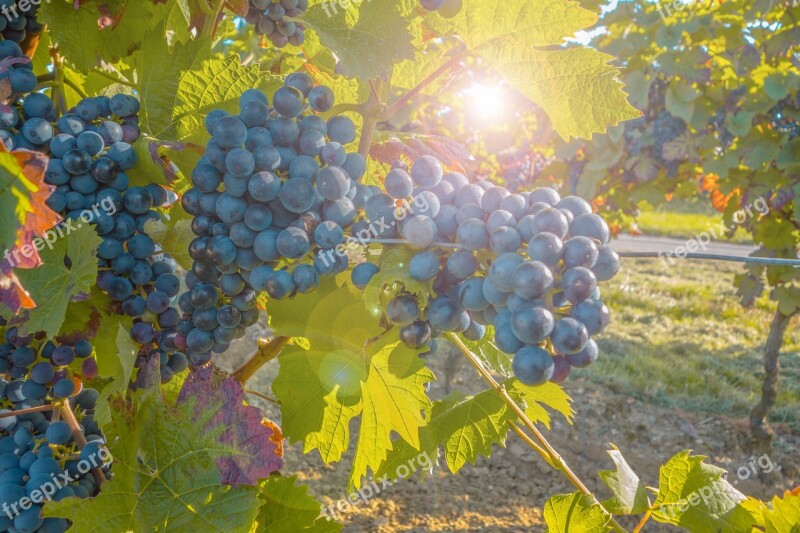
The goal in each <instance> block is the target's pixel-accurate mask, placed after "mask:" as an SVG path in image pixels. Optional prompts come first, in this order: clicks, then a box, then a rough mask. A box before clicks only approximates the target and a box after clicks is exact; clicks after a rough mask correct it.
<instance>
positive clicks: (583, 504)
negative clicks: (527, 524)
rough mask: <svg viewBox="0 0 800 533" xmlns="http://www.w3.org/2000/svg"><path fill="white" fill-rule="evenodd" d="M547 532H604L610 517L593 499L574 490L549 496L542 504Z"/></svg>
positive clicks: (606, 529) (607, 529)
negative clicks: (573, 491)
mask: <svg viewBox="0 0 800 533" xmlns="http://www.w3.org/2000/svg"><path fill="white" fill-rule="evenodd" d="M544 519H545V521H546V522H547V527H548V530H547V531H548V533H572V532H573V531H580V532H581V533H605V532H606V531H610V530H611V527H610V526H609V525H608V523H609V521H610V519H611V517H610V516H609V515H608V514H607V513H606V512H605V511H604V510H603V508H602V507H600V505H599V504H598V503H597V502H595V501H594V499H593V498H592V497H591V496H589V495H587V494H581V493H580V492H575V493H573V494H559V495H556V496H553V497H551V498H550V499H549V500H547V503H546V504H545V505H544Z"/></svg>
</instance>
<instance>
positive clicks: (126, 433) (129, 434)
mask: <svg viewBox="0 0 800 533" xmlns="http://www.w3.org/2000/svg"><path fill="white" fill-rule="evenodd" d="M123 409H125V404H124V403H119V404H118V407H117V408H115V409H114V411H113V413H112V414H113V423H112V424H109V425H107V426H106V437H107V441H108V442H109V443H111V444H110V446H109V452H110V453H111V455H112V456H113V460H114V468H113V471H114V477H113V479H112V480H111V481H109V482H108V483H106V484H104V485H103V490H102V491H101V492H100V494H99V495H98V496H95V497H94V498H91V499H88V500H80V499H78V498H67V499H65V500H62V501H60V502H51V503H48V505H47V506H46V508H45V509H44V515H45V516H52V517H63V518H67V519H69V520H71V521H72V522H73V526H72V531H75V532H76V533H82V532H86V533H89V532H92V531H157V530H163V531H219V532H242V533H246V532H248V531H250V528H251V526H252V523H253V521H254V520H255V518H256V515H257V512H258V509H259V506H260V505H261V501H260V500H259V498H258V494H259V489H258V487H251V486H239V487H235V488H234V487H229V486H225V485H221V484H220V474H219V472H218V470H217V467H216V464H215V460H216V459H217V458H220V457H225V456H230V455H234V454H236V453H237V452H236V451H235V450H234V449H232V448H226V447H225V446H223V445H221V444H219V443H218V442H217V440H216V439H217V432H209V431H207V430H206V424H207V423H208V421H209V420H210V419H211V418H212V417H213V416H214V413H215V412H216V410H217V409H216V406H215V407H212V408H210V409H208V410H206V411H203V412H202V413H201V414H200V415H197V414H196V413H195V412H194V410H193V409H191V406H188V405H187V406H179V407H173V406H168V405H165V404H164V403H163V401H162V400H161V397H160V394H159V392H158V389H157V387H156V388H153V389H150V390H147V391H146V392H145V393H144V394H141V395H140V396H139V398H138V401H137V402H135V404H134V407H132V409H133V410H132V411H124V410H123ZM220 429H221V428H220Z"/></svg>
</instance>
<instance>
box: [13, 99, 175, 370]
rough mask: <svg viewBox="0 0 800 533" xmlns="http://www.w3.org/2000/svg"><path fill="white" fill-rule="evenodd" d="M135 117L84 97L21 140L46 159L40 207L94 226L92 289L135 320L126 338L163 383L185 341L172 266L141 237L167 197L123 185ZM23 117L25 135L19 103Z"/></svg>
mask: <svg viewBox="0 0 800 533" xmlns="http://www.w3.org/2000/svg"><path fill="white" fill-rule="evenodd" d="M35 96H42V97H43V98H47V97H46V96H44V95H39V93H34V94H31V95H29V96H28V98H27V99H26V101H25V102H26V104H27V102H28V100H30V99H31V98H33V97H35ZM47 102H49V99H47ZM50 105H52V103H50ZM138 111H139V101H138V100H137V99H136V98H134V97H132V96H129V95H125V94H118V95H115V96H113V97H111V98H108V97H105V96H99V97H96V98H88V99H85V100H82V101H81V102H79V103H78V105H77V106H76V107H75V108H74V109H72V110H71V111H70V113H67V114H65V115H63V116H61V117H60V118H59V119H58V121H57V123H56V125H55V127H53V125H52V124H51V123H50V122H49V118H50V115H47V119H42V121H41V122H40V123H37V127H36V130H35V131H36V132H38V133H37V134H36V136H35V137H34V136H32V135H27V136H26V139H27V140H29V141H31V140H32V141H35V145H36V147H37V148H39V149H40V150H42V151H46V152H48V153H49V154H50V156H51V158H50V161H49V163H48V167H47V171H46V173H45V182H46V183H48V184H50V185H54V186H55V187H56V188H55V190H54V191H53V193H52V194H51V195H50V197H49V198H48V199H47V205H48V206H49V207H50V208H51V209H52V210H53V211H55V212H58V213H62V214H64V215H65V216H66V217H67V218H69V219H72V220H74V221H76V222H77V223H78V224H81V223H86V222H91V223H92V224H95V225H96V230H97V233H98V234H99V235H100V236H101V237H102V239H103V240H102V243H101V244H100V246H99V248H98V251H97V255H98V264H99V268H100V273H99V274H98V280H97V286H98V287H99V288H100V289H101V290H103V291H105V292H106V293H108V295H109V296H110V297H111V299H112V300H113V302H114V309H115V310H116V311H117V312H118V313H120V314H125V315H128V316H130V317H133V318H134V325H133V327H132V329H131V338H132V339H133V340H134V341H135V342H136V343H138V344H139V345H140V347H141V350H140V353H139V356H140V360H139V364H141V363H142V362H143V361H144V359H145V358H146V357H151V356H158V357H160V359H161V379H162V381H164V382H168V381H169V380H170V379H171V378H172V375H173V374H174V373H176V372H181V371H183V370H185V369H186V367H187V360H186V356H185V355H184V354H183V352H181V351H180V350H181V349H182V348H183V347H184V339H185V336H184V335H182V334H181V333H179V331H178V329H177V327H178V325H179V322H180V318H181V317H180V313H179V312H178V310H177V307H176V306H174V305H173V304H172V302H173V301H174V300H175V299H176V298H177V296H178V292H179V291H180V279H179V278H178V276H177V275H176V274H175V272H176V268H177V265H176V263H175V261H174V260H172V258H170V257H168V256H166V255H165V254H159V253H158V250H157V248H156V244H155V243H154V242H153V240H152V239H151V238H150V237H149V236H148V235H147V232H146V231H145V224H146V223H147V222H148V221H150V220H160V218H161V217H160V215H159V214H158V212H156V211H155V208H158V207H163V206H166V205H169V203H170V194H169V192H168V191H167V190H166V189H165V188H164V187H162V186H160V185H158V184H154V183H151V184H148V185H146V186H133V187H132V186H130V179H129V176H128V174H127V171H130V170H132V169H133V168H134V167H135V166H136V163H137V155H136V151H135V150H134V148H133V146H132V144H131V143H133V142H135V141H136V139H137V138H138V137H139V126H138V117H137V113H138ZM48 113H49V108H48ZM23 114H24V116H25V117H26V119H27V120H26V122H25V124H24V126H23V134H24V133H25V132H26V128H28V125H29V124H30V123H31V121H32V120H34V118H32V115H31V114H30V113H29V112H28V111H27V110H26V109H25V105H24V104H23Z"/></svg>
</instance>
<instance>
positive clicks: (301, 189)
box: [279, 178, 314, 213]
mask: <svg viewBox="0 0 800 533" xmlns="http://www.w3.org/2000/svg"><path fill="white" fill-rule="evenodd" d="M279 196H280V199H281V203H282V204H283V206H284V207H285V208H286V209H288V210H289V211H291V212H292V213H304V212H306V211H308V210H309V209H311V207H312V206H313V205H314V185H313V184H312V183H311V182H309V181H307V180H304V179H301V178H291V179H290V180H288V181H287V182H286V183H284V184H283V187H281V191H280V194H279Z"/></svg>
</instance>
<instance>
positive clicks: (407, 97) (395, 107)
mask: <svg viewBox="0 0 800 533" xmlns="http://www.w3.org/2000/svg"><path fill="white" fill-rule="evenodd" d="M469 54H470V51H469V49H466V50H463V51H462V52H460V53H458V54H456V55H454V56H453V57H451V58H450V60H449V61H447V63H445V64H444V65H442V66H441V67H439V68H438V69H436V70H435V71H433V72H432V73H431V74H430V75H429V76H428V77H427V78H425V79H424V80H422V81H421V82H419V83H418V84H417V86H416V87H414V88H413V89H411V90H410V91H408V92H407V93H406V94H404V95H403V96H401V97H400V98H398V99H397V100H396V101H394V102H393V103H392V104H391V105H390V106H389V107H387V108H386V110H385V111H384V112H382V113H381V115H380V119H381V120H382V121H386V120H389V119H391V118H392V117H393V116H395V115H396V114H397V113H398V112H399V111H400V110H401V109H402V108H403V106H404V105H406V104H407V103H408V102H410V101H411V100H412V99H413V98H414V97H415V96H417V95H418V94H419V93H421V92H422V91H423V90H424V89H425V87H427V86H428V85H430V84H431V83H433V82H434V81H436V80H437V79H438V78H439V76H441V75H442V74H444V73H445V72H447V71H448V70H450V69H451V68H452V67H454V66H455V65H457V64H458V63H460V62H461V61H462V60H463V59H464V58H465V57H467V56H468V55H469Z"/></svg>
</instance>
